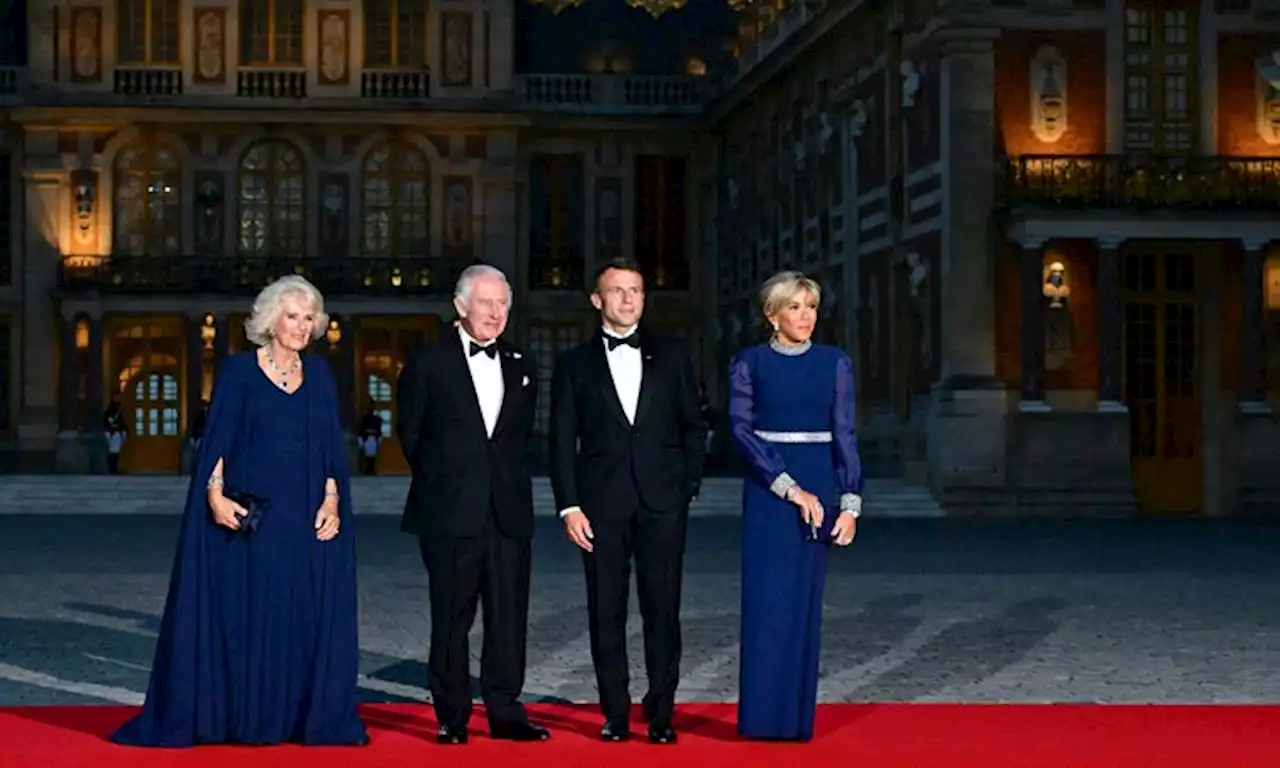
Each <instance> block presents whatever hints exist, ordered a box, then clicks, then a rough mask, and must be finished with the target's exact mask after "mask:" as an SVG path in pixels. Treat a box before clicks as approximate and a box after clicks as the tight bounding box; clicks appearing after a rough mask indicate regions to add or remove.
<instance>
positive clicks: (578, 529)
mask: <svg viewBox="0 0 1280 768" xmlns="http://www.w3.org/2000/svg"><path fill="white" fill-rule="evenodd" d="M560 519H561V520H563V521H564V532H565V534H566V535H567V536H568V537H569V541H572V542H573V543H574V544H577V545H578V547H579V548H581V549H582V551H583V552H592V551H594V550H595V545H593V544H592V543H591V540H592V539H594V538H595V537H596V535H595V534H594V533H592V531H591V521H590V520H588V519H587V515H586V513H585V512H583V511H582V508H581V507H569V508H568V509H567V510H565V512H564V514H563V515H561V516H560Z"/></svg>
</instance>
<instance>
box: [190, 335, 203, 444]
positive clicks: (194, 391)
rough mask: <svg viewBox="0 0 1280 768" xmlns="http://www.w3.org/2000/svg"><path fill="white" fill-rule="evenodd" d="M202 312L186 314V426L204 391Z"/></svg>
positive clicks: (198, 407)
mask: <svg viewBox="0 0 1280 768" xmlns="http://www.w3.org/2000/svg"><path fill="white" fill-rule="evenodd" d="M203 325H204V313H200V314H195V315H188V316H187V428H188V429H190V428H191V422H192V421H194V420H195V418H196V414H197V413H199V412H200V401H201V400H202V399H203V394H204V392H203V391H202V390H203V389H204V339H203V338H201V335H200V331H201V327H202V326H203Z"/></svg>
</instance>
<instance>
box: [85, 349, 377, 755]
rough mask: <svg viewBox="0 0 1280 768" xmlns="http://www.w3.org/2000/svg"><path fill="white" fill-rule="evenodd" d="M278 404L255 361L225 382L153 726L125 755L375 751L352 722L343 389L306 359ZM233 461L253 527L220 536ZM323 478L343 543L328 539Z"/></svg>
mask: <svg viewBox="0 0 1280 768" xmlns="http://www.w3.org/2000/svg"><path fill="white" fill-rule="evenodd" d="M303 373H304V377H305V378H304V381H303V383H302V385H301V386H300V387H299V388H298V389H297V390H296V391H294V392H292V393H289V392H285V391H284V390H282V389H280V388H279V387H277V386H276V385H275V383H273V382H272V381H271V380H270V379H269V378H267V376H266V375H265V374H264V373H263V372H262V370H261V369H259V367H258V363H257V359H256V356H255V355H254V353H252V352H248V353H244V354H241V355H236V356H234V357H231V358H228V359H227V360H226V362H225V363H224V365H223V366H221V369H220V371H219V377H218V382H217V384H216V386H215V388H214V392H213V402H212V403H211V405H210V409H209V416H208V422H207V425H206V428H205V438H204V441H203V442H202V444H201V446H200V450H199V454H198V456H197V459H196V471H195V472H194V473H193V477H192V480H191V489H190V492H189V494H188V499H187V506H186V510H185V513H184V518H183V522H182V529H181V533H180V536H179V541H178V550H177V554H176V557H175V561H174V567H173V572H172V575H171V578H170V584H169V596H168V599H167V601H166V604H165V610H164V618H163V619H162V622H161V627H160V636H159V639H158V640H157V642H156V653H155V661H154V663H153V665H152V669H151V680H150V684H149V686H148V689H147V700H146V704H145V705H144V707H143V709H142V712H141V713H140V714H139V715H138V716H137V717H135V718H133V719H131V720H130V721H129V722H127V723H125V724H124V725H123V726H122V727H121V728H120V729H119V730H118V731H116V732H115V733H114V734H113V735H112V737H111V738H112V740H113V741H116V742H118V743H121V744H130V745H136V746H155V747H184V746H191V745H195V744H215V743H231V744H279V743H286V742H287V743H301V744H324V745H357V744H364V743H367V740H368V739H367V735H366V732H365V728H364V725H363V724H362V723H361V721H360V720H359V718H358V717H357V715H356V676H357V673H358V667H357V663H358V647H357V629H356V622H357V608H356V587H355V550H354V546H353V543H354V537H355V526H354V520H353V518H352V510H351V504H350V483H349V472H348V468H347V459H346V451H345V450H344V448H343V443H342V436H341V428H340V427H339V424H338V412H337V407H338V406H337V396H336V392H335V387H334V383H333V378H332V375H331V374H330V372H329V369H328V365H327V363H326V362H325V361H324V360H323V359H322V358H317V357H313V356H310V355H307V356H304V362H303ZM219 458H222V459H223V460H224V469H223V477H224V480H225V491H224V492H225V493H227V494H228V496H231V497H233V498H236V499H237V500H239V501H241V503H242V504H244V505H245V506H246V508H247V509H249V511H250V512H251V516H250V519H249V520H248V521H246V523H245V524H243V525H244V528H245V530H242V531H241V532H235V531H231V530H228V529H226V528H223V527H220V526H218V525H217V524H216V523H215V522H214V521H213V518H212V516H211V514H210V512H209V508H208V504H207V501H206V483H207V481H208V478H209V475H210V474H211V472H212V470H213V467H214V465H215V464H216V463H217V461H218V459H219ZM326 478H333V479H334V480H335V481H336V482H337V485H338V491H339V495H340V499H341V501H340V503H339V516H340V520H341V528H340V531H339V533H338V535H337V536H336V537H335V538H334V539H332V540H330V541H327V542H321V541H318V540H317V539H316V532H315V529H314V523H315V516H316V511H317V510H318V509H319V508H320V505H321V503H322V502H323V501H324V486H325V480H326Z"/></svg>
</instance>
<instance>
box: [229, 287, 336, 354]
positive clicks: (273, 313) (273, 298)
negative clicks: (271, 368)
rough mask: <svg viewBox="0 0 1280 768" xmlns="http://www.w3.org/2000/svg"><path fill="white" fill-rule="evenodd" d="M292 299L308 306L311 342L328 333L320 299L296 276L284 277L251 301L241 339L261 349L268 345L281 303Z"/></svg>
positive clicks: (317, 292)
mask: <svg viewBox="0 0 1280 768" xmlns="http://www.w3.org/2000/svg"><path fill="white" fill-rule="evenodd" d="M289 297H294V298H297V299H299V300H300V302H301V303H302V304H306V305H309V306H310V307H311V309H312V311H314V312H315V316H316V317H315V320H316V326H315V330H313V331H312V332H311V338H312V340H313V341H314V340H315V339H318V338H320V337H321V336H323V335H324V334H325V331H327V330H329V315H328V314H327V313H326V312H325V311H324V296H323V295H321V293H320V291H319V290H318V289H317V288H316V287H315V286H314V285H312V284H311V283H310V282H308V281H307V279H306V278H304V277H300V276H299V275H287V276H285V277H282V278H280V279H279V280H276V281H275V282H274V283H272V284H271V285H268V286H267V287H266V288H263V289H262V292H261V293H259V294H258V297H257V298H256V299H254V300H253V309H252V311H251V312H250V313H249V318H248V319H247V320H245V321H244V335H245V338H247V339H248V340H249V342H250V343H252V344H255V345H257V346H259V347H265V346H266V345H267V344H270V343H271V337H272V335H273V334H275V331H276V323H277V322H279V321H280V312H281V311H282V309H283V308H284V300H285V299H286V298H289Z"/></svg>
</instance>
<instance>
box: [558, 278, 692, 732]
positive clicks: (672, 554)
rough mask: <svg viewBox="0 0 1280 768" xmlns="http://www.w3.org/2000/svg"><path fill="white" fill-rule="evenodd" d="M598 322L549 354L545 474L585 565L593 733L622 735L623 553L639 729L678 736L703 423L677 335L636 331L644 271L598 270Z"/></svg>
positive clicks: (625, 705)
mask: <svg viewBox="0 0 1280 768" xmlns="http://www.w3.org/2000/svg"><path fill="white" fill-rule="evenodd" d="M591 304H592V306H594V307H595V308H596V309H597V310H598V311H599V312H600V324H601V328H600V331H599V333H597V334H596V335H595V336H594V337H593V338H592V339H591V340H589V341H587V342H585V343H583V344H581V345H579V346H577V347H574V348H573V349H571V350H569V351H568V352H566V353H564V355H563V356H562V357H561V358H560V360H559V361H558V362H557V363H556V368H555V375H554V377H553V379H552V386H551V423H550V439H551V444H550V462H551V484H552V489H553V491H554V493H555V498H556V505H557V508H558V509H559V510H560V518H561V519H562V520H563V521H564V526H565V532H566V534H567V535H568V536H569V539H570V540H571V541H573V543H574V544H576V545H577V546H578V547H580V548H581V549H582V561H583V565H584V567H585V569H586V581H587V610H588V613H589V617H588V620H589V622H590V630H591V657H592V661H593V663H594V665H595V670H596V681H597V685H598V687H599V691H600V707H601V710H602V712H603V714H604V717H605V724H604V728H603V730H602V731H601V737H602V738H604V739H605V740H607V741H622V740H624V739H626V738H628V736H629V735H630V724H629V721H628V715H629V712H630V709H631V694H630V692H629V691H628V682H629V681H628V666H627V651H626V643H627V625H626V622H627V598H628V596H629V594H630V590H631V585H630V572H631V562H632V559H633V558H634V560H635V565H636V588H637V592H638V594H639V598H640V615H641V618H642V619H643V622H644V649H645V670H646V672H647V673H648V678H649V690H648V693H647V694H645V697H644V714H645V717H646V719H647V720H648V721H649V739H650V740H651V741H653V742H655V743H660V744H671V743H674V742H675V741H676V732H675V729H674V728H673V727H672V721H671V715H672V711H673V709H674V707H675V695H676V685H677V684H678V683H679V681H680V587H681V575H682V569H683V561H684V549H685V532H686V529H687V526H688V519H689V502H690V501H691V500H692V499H693V497H694V496H696V495H697V493H698V487H699V485H700V483H701V480H702V463H703V459H704V456H705V452H706V425H705V424H704V423H703V419H702V414H701V412H700V409H699V406H698V380H697V378H696V377H695V376H694V372H693V364H692V361H691V360H690V358H689V352H688V349H687V348H686V347H685V344H684V342H683V341H682V340H680V339H675V338H665V337H661V336H658V335H656V334H652V333H648V332H646V331H645V330H644V329H643V328H642V327H641V326H640V318H641V316H642V315H643V314H644V278H643V277H642V276H641V274H640V268H639V266H638V265H637V264H635V263H634V262H631V261H627V260H617V261H613V262H610V263H609V264H607V265H605V267H604V268H603V269H601V270H600V271H599V273H598V274H597V275H596V285H595V290H594V291H593V292H592V294H591Z"/></svg>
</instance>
